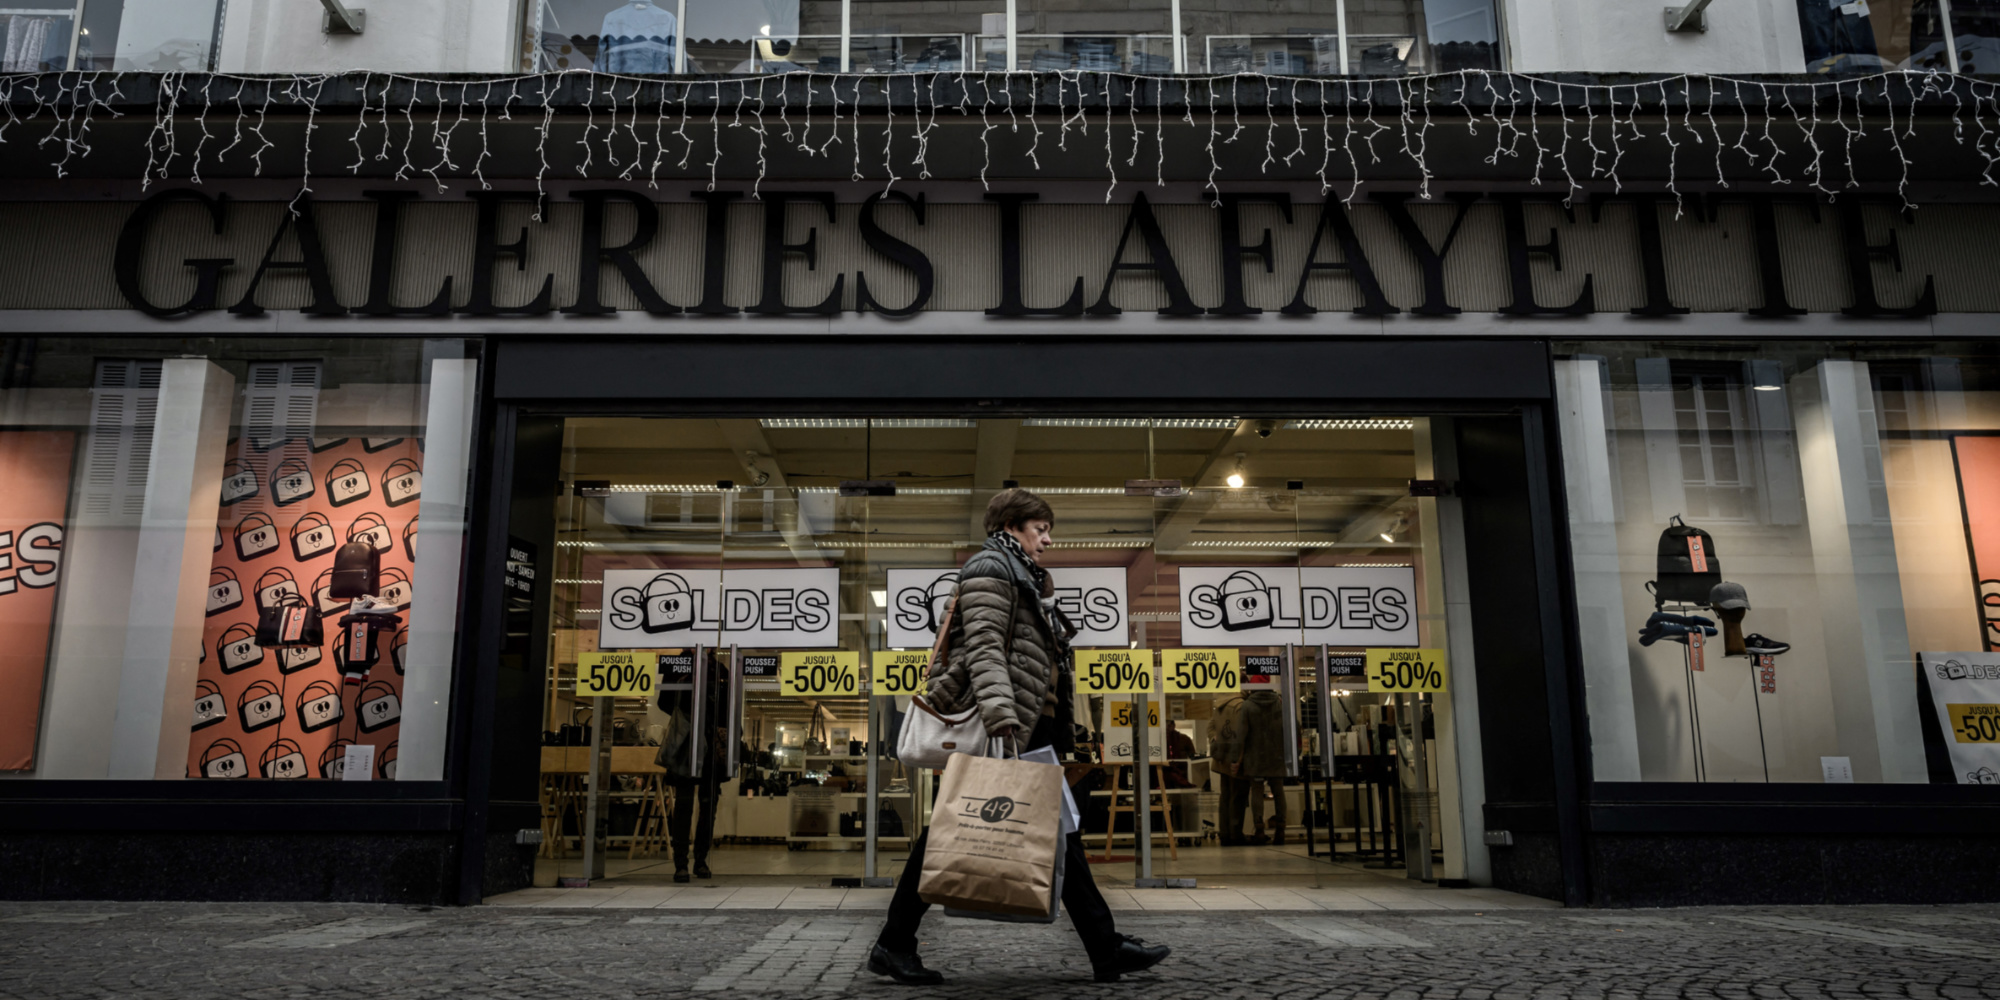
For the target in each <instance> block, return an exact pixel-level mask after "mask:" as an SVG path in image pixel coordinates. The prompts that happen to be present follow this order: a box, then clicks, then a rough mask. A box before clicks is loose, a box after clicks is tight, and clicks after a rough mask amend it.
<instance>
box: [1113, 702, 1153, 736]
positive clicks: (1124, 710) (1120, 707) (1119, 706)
mask: <svg viewBox="0 0 2000 1000" xmlns="http://www.w3.org/2000/svg"><path fill="white" fill-rule="evenodd" d="M1110 707H1111V722H1110V723H1109V724H1110V725H1113V726H1130V725H1131V724H1132V718H1133V717H1134V716H1136V715H1137V714H1138V712H1137V711H1136V710H1135V709H1134V708H1133V705H1132V703H1131V702H1129V701H1114V702H1112V703H1111V706H1110ZM1146 728H1147V729H1158V728H1160V703H1159V701H1158V700H1154V701H1149V702H1147V703H1146Z"/></svg>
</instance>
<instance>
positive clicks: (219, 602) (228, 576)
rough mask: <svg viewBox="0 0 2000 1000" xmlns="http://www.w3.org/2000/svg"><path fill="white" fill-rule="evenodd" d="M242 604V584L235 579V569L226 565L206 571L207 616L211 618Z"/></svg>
mask: <svg viewBox="0 0 2000 1000" xmlns="http://www.w3.org/2000/svg"><path fill="white" fill-rule="evenodd" d="M242 606H243V584H242V582H241V581H239V580H237V579H236V571H234V570H232V569H230V568H229V567H227V566H217V567H216V568H214V569H212V570H209V571H208V616H209V617H211V618H213V617H215V616H216V615H219V614H221V613H223V612H224V611H230V610H233V609H235V608H240V607H242Z"/></svg>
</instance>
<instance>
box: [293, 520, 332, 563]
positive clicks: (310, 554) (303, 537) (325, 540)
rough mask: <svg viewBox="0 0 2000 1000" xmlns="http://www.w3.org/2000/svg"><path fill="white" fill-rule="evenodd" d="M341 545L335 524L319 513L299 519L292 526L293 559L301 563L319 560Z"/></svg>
mask: <svg viewBox="0 0 2000 1000" xmlns="http://www.w3.org/2000/svg"><path fill="white" fill-rule="evenodd" d="M339 544H340V536H339V535H337V534H335V533H334V530H333V522H332V521H329V520H327V519H326V515H325V514H322V513H320V512H319V511H313V512H311V513H309V514H307V515H306V516H304V517H302V518H299V520H298V523H297V524H294V525H292V558H293V559H295V560H297V561H299V562H311V561H312V560H314V559H318V558H319V557H320V556H323V555H326V554H327V553H329V552H332V551H333V548H334V546H336V545H339Z"/></svg>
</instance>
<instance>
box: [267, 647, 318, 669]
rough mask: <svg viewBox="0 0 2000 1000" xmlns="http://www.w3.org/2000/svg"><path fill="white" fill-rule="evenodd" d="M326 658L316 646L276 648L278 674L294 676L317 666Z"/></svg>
mask: <svg viewBox="0 0 2000 1000" xmlns="http://www.w3.org/2000/svg"><path fill="white" fill-rule="evenodd" d="M325 658H326V652H325V651H324V650H322V649H321V648H320V647H318V646H280V647H278V672H279V673H281V674H296V673H298V672H299V671H301V670H304V669H305V668H307V667H312V666H318V665H319V661H321V660H323V659H325Z"/></svg>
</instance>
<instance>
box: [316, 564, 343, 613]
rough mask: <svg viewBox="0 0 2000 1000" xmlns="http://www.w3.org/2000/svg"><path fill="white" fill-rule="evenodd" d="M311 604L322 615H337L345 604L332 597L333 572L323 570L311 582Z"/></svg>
mask: <svg viewBox="0 0 2000 1000" xmlns="http://www.w3.org/2000/svg"><path fill="white" fill-rule="evenodd" d="M313 603H314V604H315V605H318V607H319V613H320V614H322V615H331V614H338V613H339V612H340V610H341V609H342V608H345V607H347V602H346V601H345V600H342V599H341V598H338V597H335V596H333V571H332V570H330V569H329V570H325V571H323V572H321V573H320V575H319V576H318V577H317V578H315V579H314V580H313Z"/></svg>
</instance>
